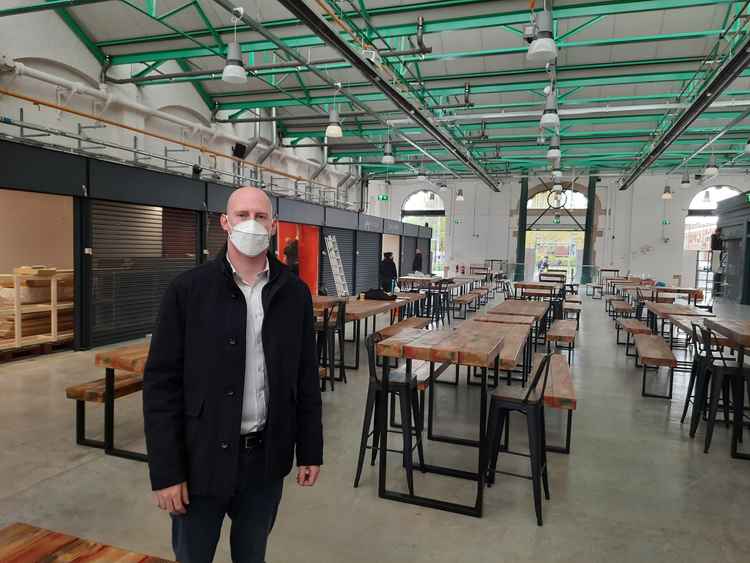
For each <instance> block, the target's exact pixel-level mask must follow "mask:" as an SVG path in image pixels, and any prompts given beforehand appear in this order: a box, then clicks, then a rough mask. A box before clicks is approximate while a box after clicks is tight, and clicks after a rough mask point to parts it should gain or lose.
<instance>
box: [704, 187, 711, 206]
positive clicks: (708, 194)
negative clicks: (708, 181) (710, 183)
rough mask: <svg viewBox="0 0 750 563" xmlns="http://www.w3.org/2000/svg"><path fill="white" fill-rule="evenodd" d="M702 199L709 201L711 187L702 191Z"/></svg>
mask: <svg viewBox="0 0 750 563" xmlns="http://www.w3.org/2000/svg"><path fill="white" fill-rule="evenodd" d="M703 201H704V202H706V203H711V188H706V191H705V192H703Z"/></svg>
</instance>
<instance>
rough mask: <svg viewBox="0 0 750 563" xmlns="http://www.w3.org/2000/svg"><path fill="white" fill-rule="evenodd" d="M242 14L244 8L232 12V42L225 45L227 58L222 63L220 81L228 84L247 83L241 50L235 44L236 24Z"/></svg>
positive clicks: (236, 43)
mask: <svg viewBox="0 0 750 563" xmlns="http://www.w3.org/2000/svg"><path fill="white" fill-rule="evenodd" d="M244 13H245V10H244V8H236V9H235V10H234V11H233V16H232V23H234V41H230V42H229V43H227V58H226V61H225V62H224V70H223V71H222V73H221V79H222V80H223V81H224V82H227V83H228V84H245V83H246V82H247V71H246V70H245V67H244V65H243V64H242V50H241V49H240V44H239V43H238V42H237V24H238V23H239V21H240V18H241V17H242V16H243V14H244Z"/></svg>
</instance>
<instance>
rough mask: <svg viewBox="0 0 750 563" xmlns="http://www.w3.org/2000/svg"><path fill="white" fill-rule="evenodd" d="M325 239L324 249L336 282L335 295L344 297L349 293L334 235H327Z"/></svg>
mask: <svg viewBox="0 0 750 563" xmlns="http://www.w3.org/2000/svg"><path fill="white" fill-rule="evenodd" d="M325 240H326V250H327V252H328V262H329V263H330V264H331V271H332V272H333V280H334V281H335V282H336V295H338V296H339V297H346V296H348V295H349V285H348V284H347V283H346V275H345V274H344V265H343V264H342V263H341V254H340V253H339V244H338V242H337V241H336V237H335V236H334V235H327V236H326V237H325Z"/></svg>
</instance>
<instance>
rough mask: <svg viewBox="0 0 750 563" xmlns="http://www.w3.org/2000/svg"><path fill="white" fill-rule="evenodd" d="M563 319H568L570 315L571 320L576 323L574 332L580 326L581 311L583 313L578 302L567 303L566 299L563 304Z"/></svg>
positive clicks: (581, 306)
mask: <svg viewBox="0 0 750 563" xmlns="http://www.w3.org/2000/svg"><path fill="white" fill-rule="evenodd" d="M562 309H563V318H565V319H569V318H570V316H571V315H572V317H573V320H575V322H576V330H578V328H580V326H581V311H583V305H582V304H581V302H580V301H578V302H575V301H569V300H568V299H567V298H566V299H565V301H564V302H563V308H562Z"/></svg>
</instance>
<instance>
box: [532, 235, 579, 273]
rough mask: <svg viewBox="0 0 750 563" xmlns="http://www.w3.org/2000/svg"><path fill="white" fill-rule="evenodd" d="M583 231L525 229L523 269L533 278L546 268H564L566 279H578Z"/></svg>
mask: <svg viewBox="0 0 750 563" xmlns="http://www.w3.org/2000/svg"><path fill="white" fill-rule="evenodd" d="M583 240H584V233H583V232H581V231H572V230H567V231H565V230H559V231H551V230H550V231H547V230H544V231H536V230H535V231H526V264H525V270H526V271H527V272H533V279H534V280H538V279H539V273H540V272H541V271H544V270H546V269H557V270H565V273H566V275H567V279H568V280H578V278H579V277H580V272H581V264H582V261H583Z"/></svg>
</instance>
